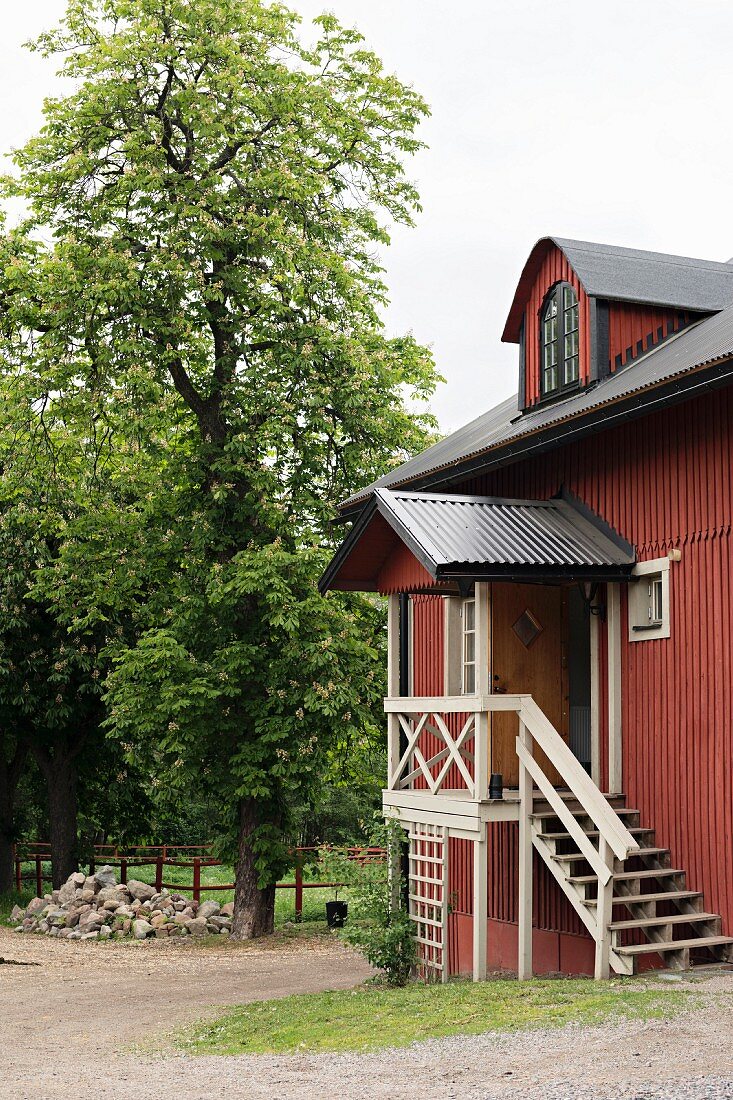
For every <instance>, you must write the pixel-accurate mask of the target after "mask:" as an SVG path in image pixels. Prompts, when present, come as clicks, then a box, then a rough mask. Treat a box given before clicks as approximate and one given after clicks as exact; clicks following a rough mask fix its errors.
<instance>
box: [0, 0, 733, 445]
mask: <svg viewBox="0 0 733 1100" xmlns="http://www.w3.org/2000/svg"><path fill="white" fill-rule="evenodd" d="M290 6H291V7H293V8H295V9H296V10H297V11H299V12H301V13H302V14H303V15H304V16H305V17H306V18H310V17H312V16H313V15H315V14H317V13H318V12H319V11H321V10H323V8H324V7H327V8H328V9H329V10H331V11H334V12H335V13H336V15H337V16H338V17H339V18H340V19H341V21H342V22H344V23H346V24H349V25H356V26H358V27H359V29H360V30H361V31H362V32H363V33H364V34H365V35H366V38H367V44H368V45H369V46H370V47H371V48H372V49H374V50H375V51H376V52H377V53H378V54H379V55H380V56H381V57H382V58H383V60H384V61H385V63H386V65H387V67H388V68H389V69H391V70H393V71H395V72H396V73H397V74H398V75H399V76H400V78H401V79H403V80H404V81H406V82H408V83H411V84H413V85H414V86H415V87H416V88H417V89H418V90H419V91H420V92H421V93H422V94H423V95H424V96H425V98H426V99H427V100H428V102H429V103H430V105H431V108H432V112H433V113H432V117H431V119H430V120H429V121H428V122H427V123H426V124H425V125H424V127H423V131H422V137H423V139H424V140H425V141H427V142H428V144H429V149H428V150H427V151H425V152H423V153H422V154H420V155H419V156H418V157H417V158H416V159H415V161H413V164H412V166H411V175H412V176H413V178H414V179H416V180H417V182H418V185H419V188H420V191H421V194H422V199H423V206H424V212H423V214H422V215H421V216H420V218H419V221H418V224H417V227H416V228H415V229H412V230H398V231H397V232H396V233H395V236H394V243H393V247H392V248H391V250H390V251H389V253H388V254H387V257H386V263H387V269H388V275H387V278H388V283H389V286H390V290H391V295H392V307H391V310H390V312H389V316H388V318H387V321H388V326H389V329H390V331H392V332H401V331H404V330H406V329H410V330H412V331H413V332H414V333H415V336H416V337H417V338H418V339H419V340H420V341H422V342H424V343H427V344H430V345H431V346H432V348H433V351H434V354H435V357H436V359H437V362H438V365H439V367H440V369H441V371H442V373H443V374H444V375H445V377H446V378H447V384H446V385H445V386H442V387H441V389H440V391H439V392H438V394H437V395H436V397H435V399H434V402H433V407H434V410H435V412H436V413H437V415H438V417H439V419H440V422H441V426H442V428H443V429H444V430H450V429H453V428H456V427H458V426H460V424H462V423H464V422H465V421H467V420H469V419H471V418H472V417H473V416H475V415H477V414H478V413H479V412H481V411H483V410H484V409H486V408H488V407H490V406H491V405H493V404H495V403H496V402H497V401H499V400H501V399H502V398H503V397H505V396H507V395H508V394H509V393H510V392H513V390H514V387H515V370H516V358H517V356H516V348H515V347H514V346H512V345H509V346H507V345H502V344H501V343H500V336H501V331H502V328H503V323H504V319H505V315H506V313H507V310H508V308H509V304H510V301H511V297H512V293H513V290H514V287H515V285H516V281H517V278H518V276H519V272H520V270H521V268H522V265H523V263H524V260H525V259H526V257H527V254H528V252H529V250H530V248H531V246H532V244H533V243H534V241H535V240H536V239H537V238H538V237H541V236H545V235H546V234H555V235H559V236H565V237H576V238H579V239H583V240H595V241H603V242H606V243H609V244H620V245H629V246H632V247H637V248H650V249H654V250H657V251H661V252H674V253H679V254H683V255H691V256H702V257H706V258H708V259H716V260H725V259H728V258H729V257H730V256H731V255H733V224H732V221H733V218H732V214H731V208H732V200H733V189H732V184H733V142H731V140H730V117H731V111H730V108H731V105H732V104H733V90H731V52H732V49H733V4H731V3H730V0H696V3H694V4H690V3H689V0H614V2H613V3H611V0H605V2H602V3H598V2H596V3H593V2H589V0H453V2H452V3H451V2H449V0H330V3H328V2H324V0H290ZM63 9H64V2H63V0H30V3H27V4H25V5H17V6H16V5H13V6H12V8H11V6H10V4H9V3H8V2H7V0H5V3H3V12H2V15H1V16H0V29H1V30H2V34H1V35H0V150H8V149H10V148H11V147H12V146H13V145H19V144H21V143H22V142H23V141H24V139H25V138H26V137H27V136H29V135H30V134H31V133H33V132H34V130H35V129H36V128H37V126H38V125H39V122H40V118H41V104H42V100H43V97H44V95H47V94H50V93H53V92H54V90H55V81H54V75H53V67H52V66H51V65H49V63H47V62H44V61H43V60H42V59H41V58H39V57H38V56H36V55H31V54H28V53H27V51H25V50H23V49H22V47H21V44H22V42H23V41H25V40H26V39H27V38H29V37H32V36H33V35H35V34H36V33H37V32H38V31H40V30H43V29H45V28H47V27H48V26H49V25H52V24H54V23H55V22H56V21H57V19H58V18H59V16H60V15H61V14H62V12H63Z"/></svg>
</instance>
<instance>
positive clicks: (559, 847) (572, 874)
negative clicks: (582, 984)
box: [531, 791, 733, 974]
mask: <svg viewBox="0 0 733 1100" xmlns="http://www.w3.org/2000/svg"><path fill="white" fill-rule="evenodd" d="M556 797H559V798H560V799H561V800H562V804H563V808H564V809H565V810H566V811H567V812H568V813H569V814H570V815H571V816H572V818H573V819H574V821H575V822H576V823H577V825H578V826H579V827H580V829H581V831H582V834H583V836H584V837H586V838H587V840H588V841H589V842H590V844H592V845H593V847H594V848H597V847H598V844H599V838H600V834H599V832H598V830H597V829H595V828H594V824H593V821H592V820H591V818H590V816H589V815H588V814H587V812H586V811H585V810H584V808H583V806H582V805H581V803H580V802H579V801H578V799H577V798H575V797H574V796H573V795H572V793H570V792H565V791H557V792H556ZM605 798H606V801H607V803H608V804H609V805H610V807H611V808H612V809H613V811H614V813H615V815H616V816H617V817H618V818H619V820H620V821H622V822H623V824H624V826H625V827H626V829H628V832H629V833H630V834H631V836H632V837H633V838H634V840H635V841H636V843H637V844H638V848H636V849H635V850H634V851H633V852H632V853H631V854H630V855H629V856H628V858H626V859H623V860H621V859H613V866H612V868H610V869H611V871H612V874H611V879H610V883H611V884H612V887H611V889H612V894H611V896H610V912H609V917H610V920H609V921H608V923H607V925H606V928H607V934H610V938H609V954H608V961H609V964H610V968H611V969H612V970H614V971H615V972H616V973H617V974H633V973H635V972H636V971H637V969H638V968H639V966H640V963H641V960H642V959H644V958H645V957H646V956H653V957H656V958H655V963H656V964H657V965H659V961H658V960H659V959H660V958H661V960H662V965H665V966H667V967H669V968H670V969H675V970H687V969H688V968H689V967H690V966H693V965H696V964H701V963H705V964H709V963H711V962H727V961H728V960H729V959H730V958H731V957H733V937H730V936H723V935H721V934H720V932H721V918H720V916H719V915H718V914H716V913H709V912H707V911H706V908H705V905H704V902H703V897H702V894H701V893H699V892H698V891H695V890H688V889H687V887H686V876H685V871H684V870H682V869H680V868H676V867H673V866H672V862H671V859H670V852H669V849H667V848H659V847H657V846H656V844H655V840H654V831H653V830H652V829H648V828H642V827H641V826H640V823H639V811H638V810H634V809H630V808H628V807H627V806H626V800H625V797H624V796H623V795H606V796H605ZM553 802H555V800H554V799H553ZM563 816H564V815H563ZM531 834H532V843H533V846H534V848H535V849H536V851H537V852H538V853H539V854H540V856H541V857H542V859H543V860H544V862H545V863H546V864H547V866H548V868H549V869H550V871H551V872H552V874H553V875H554V877H555V879H556V880H557V882H558V883H559V884H560V886H561V887H562V889H563V891H564V892H565V894H566V895H567V897H568V898H569V899H570V901H571V902H572V904H573V906H574V908H575V910H576V912H577V913H578V915H579V916H580V919H581V920H582V921H583V923H584V924H585V926H586V928H587V929H588V930H589V931H590V932H591V934H592V935H593V936H594V938H595V937H596V936H597V934H598V926H597V914H598V890H599V887H598V877H597V875H596V874H594V873H593V871H592V868H591V866H590V864H589V862H588V859H587V858H586V856H585V855H584V854H583V852H582V851H580V848H579V845H578V843H577V841H576V840H575V839H574V838H573V836H571V833H570V832H569V831H568V830H567V829H566V828H565V827H564V826H563V824H562V821H561V820H560V817H559V816H558V808H557V803H556V802H555V804H554V806H553V805H551V804H550V802H549V801H548V800H547V799H546V798H544V797H543V796H542V795H541V794H537V793H535V794H534V798H533V807H532V814H531ZM606 908H607V909H608V908H609V906H608V904H607V906H606Z"/></svg>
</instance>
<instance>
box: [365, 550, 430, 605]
mask: <svg viewBox="0 0 733 1100" xmlns="http://www.w3.org/2000/svg"><path fill="white" fill-rule="evenodd" d="M433 584H434V581H433V578H432V577H431V576H430V574H429V573H428V571H427V569H426V568H425V566H424V565H422V563H421V562H419V561H418V560H417V558H416V557H415V555H414V554H413V553H412V552H411V551H410V550H408V549H407V547H406V546H405V544H404V542H399V543H397V545H396V546H395V548H394V550H393V551H392V552H391V554H390V555H389V557H388V558H387V560H386V561H385V563H384V565H383V566H382V568H381V569H380V571H379V576H378V578H377V587H378V589H379V591H380V592H381V593H382V595H384V596H386V595H388V594H389V593H393V592H409V591H410V590H414V589H415V588H430V587H432V586H433ZM438 587H440V586H438Z"/></svg>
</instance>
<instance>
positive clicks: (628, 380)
mask: <svg viewBox="0 0 733 1100" xmlns="http://www.w3.org/2000/svg"><path fill="white" fill-rule="evenodd" d="M732 356H733V306H729V307H728V308H727V309H725V310H723V311H722V312H721V313H718V314H716V315H715V316H713V317H707V318H705V319H704V320H702V321H698V322H697V323H696V324H694V325H690V326H689V327H688V328H686V329H683V330H682V332H680V333H678V334H677V335H676V336H674V337H672V338H671V339H669V340H667V341H666V342H665V343H663V344H660V345H658V346H657V347H656V348H653V349H651V350H650V351H648V352H646V353H645V354H644V355H641V356H639V358H637V359H634V360H632V361H631V362H630V363H629V364H628V366H626V367H624V368H623V369H621V370H618V371H616V372H615V374H612V375H610V376H609V377H608V378H605V379H603V380H602V381H601V382H599V383H597V384H596V385H594V386H591V387H589V388H588V389H586V390H583V391H581V392H580V393H576V394H574V395H573V396H572V397H568V398H566V399H565V400H563V401H557V402H554V403H553V404H551V405H546V406H544V407H542V408H539V409H536V410H534V411H531V412H527V413H522V414H520V413H519V412H518V409H517V398H516V397H512V398H508V399H507V400H505V401H502V402H501V404H499V405H497V406H495V408H493V409H491V410H490V411H489V412H487V413H484V414H483V415H482V416H479V417H477V418H476V419H475V420H472V421H471V422H470V423H469V424H467V425H466V426H465V427H463V428H459V429H458V431H456V432H453V433H452V434H451V435H449V436H447V437H446V438H445V439H442V440H440V442H438V443H435V444H434V445H433V446H432V447H429V448H428V449H427V450H425V451H423V452H422V454H420V455H417V456H416V457H415V458H412V459H409V460H408V461H407V462H404V463H403V464H402V465H401V466H398V467H397V469H396V470H392V471H390V473H389V474H386V475H385V476H384V477H382V478H380V479H379V480H378V481H375V482H374V483H373V484H372V485H370V486H368V487H367V488H365V489H363V490H362V491H361V492H359V493H356V494H354V496H352V497H350V498H349V499H348V500H347V501H345V503H344V506H345V507H348V506H352V505H355V504H358V503H359V502H360V501H363V500H365V499H366V498H368V497H369V496H370V495H371V493H372V492H373V490H374V489H376V488H381V487H385V488H390V487H395V486H398V485H405V484H406V483H410V482H415V481H417V482H418V483H420V484H425V483H427V482H429V480H430V477H431V475H436V476H437V475H438V474H439V472H440V471H443V470H446V469H449V468H451V467H454V466H458V465H459V464H461V463H463V462H465V461H468V460H470V459H472V458H478V457H479V456H480V455H483V454H486V455H487V461H488V458H489V455H491V456H494V455H495V456H496V457H497V458H498V457H499V455H500V454H501V452H502V451H503V449H504V448H509V447H513V446H514V445H515V444H517V443H518V442H519V441H520V440H522V439H524V438H525V437H529V436H531V435H533V434H535V433H538V432H540V431H542V432H543V433H545V434H547V433H549V434H550V435H551V434H552V433H553V430H555V429H556V431H557V437H558V439H559V438H561V437H562V436H563V435H564V434H565V431H566V426H567V425H568V424H569V423H570V422H572V421H573V420H575V419H580V418H583V417H585V416H586V415H587V414H590V413H598V414H601V413H602V411H603V409H604V407H605V406H610V405H612V404H614V403H616V402H621V401H623V400H625V399H627V398H633V397H634V396H635V395H637V394H638V395H640V396H641V395H643V394H644V393H645V391H648V390H651V389H652V388H653V387H655V386H658V385H659V384H661V383H664V382H667V381H670V380H673V379H675V378H677V377H680V378H684V376H685V375H687V374H689V373H690V372H692V371H694V370H697V369H698V368H701V367H704V366H706V365H708V364H711V363H716V362H719V361H722V360H725V359H729V358H730V357H732Z"/></svg>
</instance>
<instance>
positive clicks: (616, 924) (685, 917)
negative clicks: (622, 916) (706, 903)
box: [609, 913, 720, 932]
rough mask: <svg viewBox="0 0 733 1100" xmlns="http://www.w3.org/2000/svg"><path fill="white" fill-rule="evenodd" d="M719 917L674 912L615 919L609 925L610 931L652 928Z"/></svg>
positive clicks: (700, 921) (700, 922) (709, 914)
mask: <svg viewBox="0 0 733 1100" xmlns="http://www.w3.org/2000/svg"><path fill="white" fill-rule="evenodd" d="M719 919H720V917H719V915H718V913H675V914H674V915H673V916H671V917H639V919H638V920H615V921H613V922H612V923H611V924H610V925H609V927H610V929H611V931H612V932H622V931H624V930H625V929H628V928H652V927H653V926H655V925H659V924H702V923H704V922H705V921H710V920H719Z"/></svg>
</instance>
